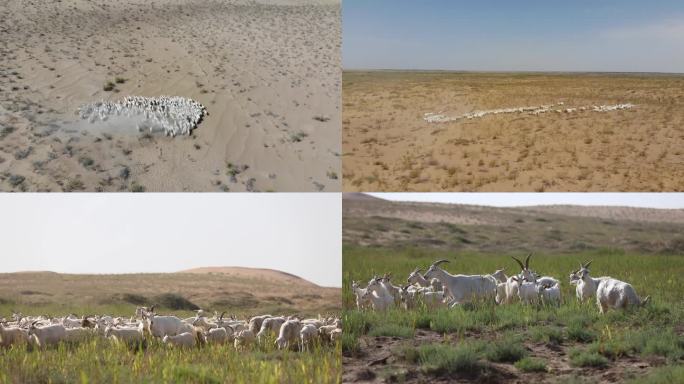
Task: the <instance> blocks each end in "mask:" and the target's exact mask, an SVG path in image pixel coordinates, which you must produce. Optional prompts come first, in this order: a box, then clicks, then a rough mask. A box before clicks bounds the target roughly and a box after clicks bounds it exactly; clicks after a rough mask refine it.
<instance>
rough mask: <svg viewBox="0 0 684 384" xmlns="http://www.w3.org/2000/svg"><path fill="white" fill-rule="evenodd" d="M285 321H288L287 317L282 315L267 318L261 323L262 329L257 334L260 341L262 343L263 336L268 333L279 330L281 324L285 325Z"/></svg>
mask: <svg viewBox="0 0 684 384" xmlns="http://www.w3.org/2000/svg"><path fill="white" fill-rule="evenodd" d="M285 321H287V319H286V318H284V317H282V316H280V317H269V318H268V319H265V320H264V321H263V323H261V330H259V333H257V335H256V337H257V339H258V340H259V343H261V342H262V340H263V338H264V337H266V336H267V335H269V334H275V333H276V332H279V331H280V326H281V325H283V323H284V322H285Z"/></svg>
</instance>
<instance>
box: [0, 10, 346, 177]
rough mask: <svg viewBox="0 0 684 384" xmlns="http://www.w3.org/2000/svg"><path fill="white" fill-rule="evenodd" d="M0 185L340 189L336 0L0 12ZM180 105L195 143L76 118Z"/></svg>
mask: <svg viewBox="0 0 684 384" xmlns="http://www.w3.org/2000/svg"><path fill="white" fill-rule="evenodd" d="M0 20H1V21H0V190H16V191H79V190H83V191H319V190H323V191H339V190H340V189H341V180H340V178H339V177H338V175H339V173H340V170H339V167H340V163H341V160H340V152H341V151H340V132H339V130H340V128H339V127H340V125H341V123H340V121H341V117H340V106H339V99H340V97H339V95H340V86H341V78H340V70H339V68H340V39H341V37H340V3H339V0H289V1H284V0H274V1H250V0H222V1H199V0H157V1H147V0H124V1H114V2H111V1H105V0H95V1H89V0H75V1H59V0H58V1H49V2H43V1H17V0H10V1H6V2H4V3H3V6H2V7H0ZM162 95H166V96H178V97H183V98H188V99H191V100H194V101H197V102H198V103H201V104H202V105H203V106H204V107H206V111H207V113H208V115H207V116H206V117H205V118H204V119H203V120H202V121H201V122H200V124H199V125H198V126H197V127H196V128H195V129H193V130H192V131H191V134H190V135H180V136H176V137H167V136H164V135H163V134H157V133H152V134H151V133H149V132H142V133H139V132H137V130H136V129H135V127H134V126H135V124H134V123H132V122H130V121H125V120H123V121H121V120H119V119H111V120H110V121H108V122H107V123H106V124H91V123H89V122H88V121H87V120H81V119H80V118H79V116H78V114H77V111H78V109H79V108H80V107H81V106H82V105H84V104H87V103H92V102H97V101H100V100H105V101H112V102H116V101H118V100H121V99H123V98H124V97H126V96H144V97H159V96H162Z"/></svg>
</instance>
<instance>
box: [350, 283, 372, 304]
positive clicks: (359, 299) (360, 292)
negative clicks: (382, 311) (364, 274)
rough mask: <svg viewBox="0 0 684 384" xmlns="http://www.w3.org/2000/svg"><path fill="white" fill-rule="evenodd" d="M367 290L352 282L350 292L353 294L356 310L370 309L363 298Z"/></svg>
mask: <svg viewBox="0 0 684 384" xmlns="http://www.w3.org/2000/svg"><path fill="white" fill-rule="evenodd" d="M367 290H368V289H367V288H361V286H360V285H359V283H358V282H356V281H352V292H354V297H355V298H356V309H358V310H362V309H367V308H370V307H371V303H370V302H369V301H368V300H367V299H364V298H363V296H364V295H365V294H366V291H367Z"/></svg>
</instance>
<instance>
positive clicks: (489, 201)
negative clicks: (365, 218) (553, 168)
mask: <svg viewBox="0 0 684 384" xmlns="http://www.w3.org/2000/svg"><path fill="white" fill-rule="evenodd" d="M369 195H373V196H376V197H379V198H381V199H386V200H395V201H423V202H435V203H454V204H473V205H489V206H495V207H518V206H530V205H557V204H570V205H613V206H625V207H648V208H684V193H547V192H545V193H369Z"/></svg>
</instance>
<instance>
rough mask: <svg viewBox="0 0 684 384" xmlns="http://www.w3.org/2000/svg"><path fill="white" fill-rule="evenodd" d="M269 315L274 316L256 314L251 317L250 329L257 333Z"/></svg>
mask: <svg viewBox="0 0 684 384" xmlns="http://www.w3.org/2000/svg"><path fill="white" fill-rule="evenodd" d="M269 317H272V316H271V315H261V316H254V317H252V318H251V319H249V330H250V331H252V333H254V334H255V335H256V334H257V332H259V331H260V330H261V324H263V323H264V320H266V319H268V318H269Z"/></svg>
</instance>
